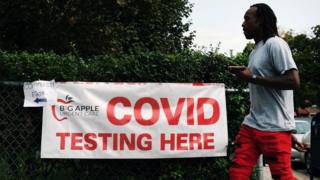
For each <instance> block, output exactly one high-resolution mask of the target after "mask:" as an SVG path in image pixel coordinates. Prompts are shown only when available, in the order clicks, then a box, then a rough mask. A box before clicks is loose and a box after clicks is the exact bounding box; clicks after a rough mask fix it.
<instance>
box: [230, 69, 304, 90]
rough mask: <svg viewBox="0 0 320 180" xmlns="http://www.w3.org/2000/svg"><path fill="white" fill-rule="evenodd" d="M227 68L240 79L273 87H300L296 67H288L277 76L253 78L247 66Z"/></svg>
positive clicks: (286, 88)
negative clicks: (288, 68)
mask: <svg viewBox="0 0 320 180" xmlns="http://www.w3.org/2000/svg"><path fill="white" fill-rule="evenodd" d="M229 70H230V72H231V73H233V74H235V75H236V76H237V77H238V78H239V79H241V80H244V81H246V82H250V83H254V84H259V85H262V86H266V87H270V88H274V89H283V90H289V89H298V88H299V87H300V77H299V72H298V71H297V70H296V69H290V70H288V71H286V72H285V73H284V74H283V75H280V76H277V77H262V76H256V78H254V79H253V78H252V72H251V71H250V69H249V68H245V69H234V68H232V67H229Z"/></svg>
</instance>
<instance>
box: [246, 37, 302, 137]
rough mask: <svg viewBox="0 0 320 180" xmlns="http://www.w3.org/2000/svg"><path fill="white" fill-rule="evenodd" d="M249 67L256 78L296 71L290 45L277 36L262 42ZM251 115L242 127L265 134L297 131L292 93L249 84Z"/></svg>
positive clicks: (251, 58) (258, 45)
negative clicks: (254, 129)
mask: <svg viewBox="0 0 320 180" xmlns="http://www.w3.org/2000/svg"><path fill="white" fill-rule="evenodd" d="M248 68H249V69H250V70H251V72H252V73H253V74H255V75H258V76H262V77H275V76H280V75H282V74H284V73H285V72H286V71H288V70H290V69H297V66H296V64H295V62H294V60H293V58H292V54H291V51H290V48H289V46H288V44H287V43H286V42H285V41H284V40H283V39H281V38H280V37H278V36H275V37H271V38H269V39H268V40H267V41H266V42H265V43H264V42H263V41H260V42H259V43H258V44H257V45H256V47H255V49H254V50H253V51H252V52H251V54H250V56H249V65H248ZM249 90H250V101H251V106H250V113H249V114H248V115H247V116H246V117H245V119H244V121H243V124H246V125H248V126H250V127H253V128H256V129H259V130H262V131H271V132H277V131H290V130H292V129H294V128H295V122H294V107H293V106H294V104H293V91H292V90H279V89H273V88H269V87H266V86H262V85H257V84H252V83H249Z"/></svg>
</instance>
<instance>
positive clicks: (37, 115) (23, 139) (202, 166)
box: [0, 82, 230, 179]
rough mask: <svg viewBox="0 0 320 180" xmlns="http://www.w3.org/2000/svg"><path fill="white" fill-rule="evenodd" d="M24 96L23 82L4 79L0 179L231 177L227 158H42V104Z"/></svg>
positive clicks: (1, 86)
mask: <svg viewBox="0 0 320 180" xmlns="http://www.w3.org/2000/svg"><path fill="white" fill-rule="evenodd" d="M23 100H24V95H23V84H22V83H17V82H0V105H1V108H0V128H1V130H0V139H1V145H0V150H1V155H0V179H58V178H59V179H227V167H228V165H229V163H230V161H229V159H228V158H190V159H188V158H187V159H152V160H139V159H136V160H120V159H118V160H117V159H116V160H115V159H113V160H88V159H41V158H40V145H41V144H40V142H41V124H42V108H25V107H23Z"/></svg>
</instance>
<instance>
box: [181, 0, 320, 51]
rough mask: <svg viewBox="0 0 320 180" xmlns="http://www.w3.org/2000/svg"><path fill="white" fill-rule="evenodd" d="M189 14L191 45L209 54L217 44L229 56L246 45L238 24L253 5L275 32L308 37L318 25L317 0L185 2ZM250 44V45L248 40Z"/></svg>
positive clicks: (195, 0)
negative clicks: (262, 9) (269, 17)
mask: <svg viewBox="0 0 320 180" xmlns="http://www.w3.org/2000/svg"><path fill="white" fill-rule="evenodd" d="M189 2H190V3H191V4H193V8H192V13H191V15H190V17H189V18H187V19H186V21H191V22H192V25H191V26H190V30H191V31H196V33H195V35H196V37H195V39H194V44H195V45H197V46H198V48H202V49H203V48H204V50H209V49H210V45H211V46H212V47H213V48H216V47H217V46H218V43H219V42H221V44H220V46H219V47H220V50H219V52H220V53H225V54H227V55H230V50H232V51H233V55H235V54H236V53H237V52H242V50H243V49H244V47H245V45H246V44H247V43H248V42H250V41H249V40H247V39H246V38H245V37H244V35H243V33H242V27H241V24H242V22H243V16H244V13H245V12H246V11H247V9H248V8H249V7H250V5H252V4H255V3H266V4H268V5H269V6H270V7H271V8H272V9H273V11H274V13H275V14H276V16H277V19H278V23H277V25H278V29H279V32H283V31H289V30H291V29H292V30H293V31H294V32H295V33H303V34H308V35H312V30H311V27H313V26H316V25H320V0H265V1H255V0H189ZM251 42H253V41H252V40H251Z"/></svg>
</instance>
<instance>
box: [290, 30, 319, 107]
mask: <svg viewBox="0 0 320 180" xmlns="http://www.w3.org/2000/svg"><path fill="white" fill-rule="evenodd" d="M312 30H313V33H314V35H313V36H312V37H308V36H307V35H305V34H298V35H294V34H293V32H286V33H285V34H284V39H285V40H286V41H287V42H288V44H289V46H290V48H291V50H292V54H293V57H294V59H295V61H296V63H297V66H298V69H299V73H300V79H301V87H300V89H299V90H297V91H296V92H295V101H296V104H297V105H301V104H302V102H303V101H304V100H305V99H308V100H310V101H311V102H312V103H315V104H318V105H319V104H320V84H319V82H320V76H319V69H320V25H317V26H315V27H313V28H312Z"/></svg>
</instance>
